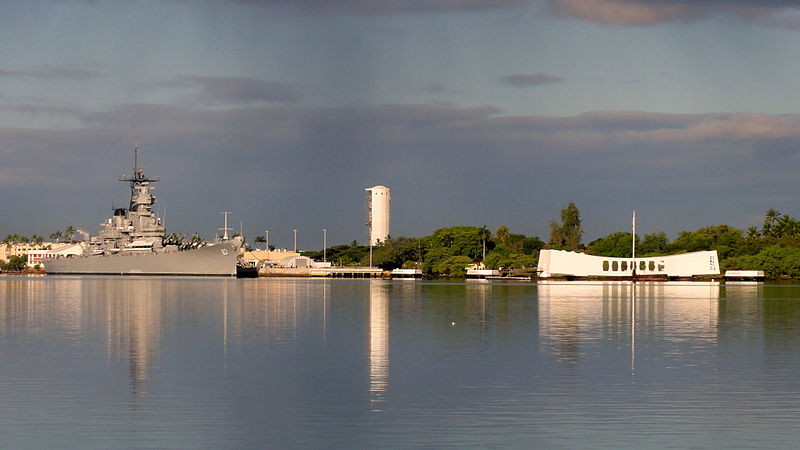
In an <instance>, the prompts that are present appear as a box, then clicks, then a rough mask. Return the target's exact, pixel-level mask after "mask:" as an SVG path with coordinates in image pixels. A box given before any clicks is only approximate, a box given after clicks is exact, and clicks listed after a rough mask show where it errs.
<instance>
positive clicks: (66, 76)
mask: <svg viewBox="0 0 800 450" xmlns="http://www.w3.org/2000/svg"><path fill="white" fill-rule="evenodd" d="M102 76H103V75H102V74H100V73H99V72H96V71H91V70H85V69H70V68H64V67H51V66H42V67H37V68H34V69H30V70H6V69H0V77H8V78H33V79H37V80H59V79H61V80H91V79H95V78H100V77H102Z"/></svg>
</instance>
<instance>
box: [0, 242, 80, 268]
mask: <svg viewBox="0 0 800 450" xmlns="http://www.w3.org/2000/svg"><path fill="white" fill-rule="evenodd" d="M82 254H83V247H82V246H81V245H80V244H70V243H57V242H42V243H41V244H34V243H30V242H24V243H23V242H16V243H10V244H0V260H4V261H8V260H9V259H10V258H11V257H12V256H27V257H28V262H27V264H28V267H35V266H37V265H41V264H42V262H43V260H44V259H46V258H55V257H68V256H75V255H82Z"/></svg>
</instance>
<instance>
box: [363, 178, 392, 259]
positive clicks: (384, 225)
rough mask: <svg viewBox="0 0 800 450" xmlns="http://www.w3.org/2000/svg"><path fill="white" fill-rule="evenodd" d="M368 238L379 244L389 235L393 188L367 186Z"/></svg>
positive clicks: (372, 242) (373, 243)
mask: <svg viewBox="0 0 800 450" xmlns="http://www.w3.org/2000/svg"><path fill="white" fill-rule="evenodd" d="M366 191H367V227H368V229H367V239H368V240H369V243H370V244H371V245H377V244H378V242H379V241H380V242H383V241H385V240H386V238H387V237H389V210H390V207H391V204H392V190H391V189H389V188H387V187H386V186H373V187H371V188H367V189H366Z"/></svg>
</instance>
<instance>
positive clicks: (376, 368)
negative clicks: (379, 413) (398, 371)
mask: <svg viewBox="0 0 800 450" xmlns="http://www.w3.org/2000/svg"><path fill="white" fill-rule="evenodd" d="M388 386H389V295H388V293H387V285H386V284H385V283H384V282H382V281H380V280H371V281H370V285H369V393H370V401H371V402H372V403H373V405H375V404H376V403H380V402H381V401H383V394H384V392H385V391H386V389H387V388H388ZM375 407H376V406H373V408H375Z"/></svg>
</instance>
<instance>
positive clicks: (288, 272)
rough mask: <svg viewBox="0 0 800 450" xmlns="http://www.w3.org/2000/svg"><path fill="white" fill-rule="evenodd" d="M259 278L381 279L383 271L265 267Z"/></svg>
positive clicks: (371, 268)
mask: <svg viewBox="0 0 800 450" xmlns="http://www.w3.org/2000/svg"><path fill="white" fill-rule="evenodd" d="M258 276H259V277H307V278H311V277H313V278H317V277H319V278H381V277H383V270H382V269H380V268H378V267H322V268H314V267H263V268H261V269H258Z"/></svg>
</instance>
